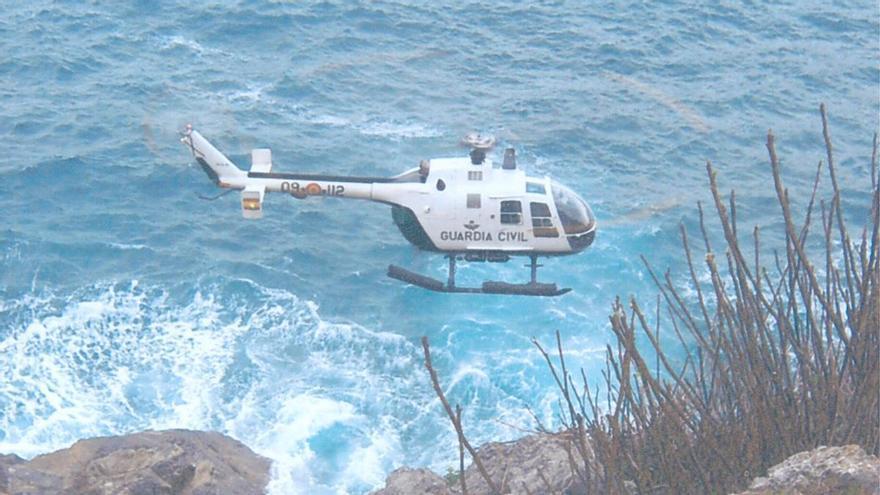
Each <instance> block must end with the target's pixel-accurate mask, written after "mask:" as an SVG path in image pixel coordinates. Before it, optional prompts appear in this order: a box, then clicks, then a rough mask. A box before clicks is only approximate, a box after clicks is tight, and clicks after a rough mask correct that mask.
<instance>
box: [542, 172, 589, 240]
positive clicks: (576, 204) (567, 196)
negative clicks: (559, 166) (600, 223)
mask: <svg viewBox="0 0 880 495" xmlns="http://www.w3.org/2000/svg"><path fill="white" fill-rule="evenodd" d="M551 189H552V190H553V200H554V201H555V202H556V211H557V212H558V213H559V221H560V223H562V229H563V230H565V233H566V234H583V233H584V232H587V231H589V230H590V229H592V228H593V226H594V225H595V222H596V221H595V219H594V218H593V212H592V211H591V210H590V207H589V206H587V204H586V203H585V202H584V200H583V199H581V197H580V196H578V195H577V194H576V193H575V192H574V191H572V190H571V189H569V188H567V187H565V186H563V185H562V184H560V183H558V182H555V181H554V182H553V183H552V184H551Z"/></svg>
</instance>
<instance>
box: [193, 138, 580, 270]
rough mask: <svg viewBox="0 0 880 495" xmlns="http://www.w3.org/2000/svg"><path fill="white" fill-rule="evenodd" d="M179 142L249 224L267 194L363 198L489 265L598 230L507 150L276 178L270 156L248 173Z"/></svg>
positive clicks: (434, 244)
mask: <svg viewBox="0 0 880 495" xmlns="http://www.w3.org/2000/svg"><path fill="white" fill-rule="evenodd" d="M182 141H183V142H184V143H185V144H187V145H188V146H189V147H190V148H191V149H192V151H193V154H194V155H195V157H196V160H197V161H198V162H199V164H200V165H201V166H202V168H203V169H204V170H205V172H206V173H207V174H208V176H209V177H210V178H211V179H212V180H213V181H214V182H215V183H216V184H217V185H218V186H221V187H224V188H231V189H239V190H241V191H242V212H243V214H244V216H245V217H247V218H259V217H260V216H262V204H263V198H264V195H265V194H266V193H268V192H280V193H285V194H289V195H291V196H293V197H295V198H298V199H305V198H308V197H311V196H327V197H335V198H351V199H366V200H371V201H377V202H381V203H386V204H389V205H391V207H392V218H393V220H394V223H395V224H396V225H397V227H398V228H399V229H400V231H401V233H402V234H403V236H404V237H405V238H406V239H407V240H408V241H409V242H411V243H412V244H414V245H416V246H417V247H419V248H421V249H424V250H428V251H437V252H444V253H463V254H471V255H472V256H475V257H483V259H487V260H489V261H503V260H504V259H506V257H508V256H510V255H530V256H535V255H540V256H553V255H567V254H573V253H577V252H580V251H582V250H584V249H585V248H586V247H588V246H589V245H590V244H591V243H592V242H593V239H594V236H595V232H596V221H595V218H594V217H593V214H592V211H591V210H590V208H589V206H588V205H587V203H586V202H585V201H584V200H583V199H581V197H580V196H578V195H577V194H576V193H574V192H573V191H571V190H570V189H568V188H567V187H565V186H563V185H561V184H559V183H558V182H555V181H553V180H551V179H550V178H549V177H530V176H528V175H526V173H525V172H524V171H523V170H522V169H520V168H518V167H517V166H516V161H515V156H514V155H513V151H512V150H508V151H507V153H506V154H505V157H504V161H503V163H502V164H498V165H496V164H494V163H493V161H492V160H491V159H490V158H488V157H486V156H485V153H478V154H477V155H476V156H475V155H474V153H472V154H471V157H467V156H465V157H460V158H436V159H432V160H423V161H422V162H421V164H420V165H419V167H416V168H413V169H411V170H408V171H406V172H404V173H402V174H400V175H397V176H394V177H387V178H385V177H342V176H334V175H321V174H296V173H278V172H273V171H272V170H271V169H272V163H271V152H270V151H269V150H253V152H252V166H251V169H250V171H247V172H245V171H243V170H241V169H239V168H238V167H236V166H235V165H234V164H232V162H230V161H229V160H228V159H227V158H226V157H225V156H223V155H222V154H221V153H220V152H219V151H217V150H216V149H215V148H214V147H213V146H212V145H211V144H210V143H209V142H208V141H207V140H205V139H204V138H203V137H202V136H201V135H200V134H199V133H198V132H196V131H191V130H190V131H189V132H188V133H187V134H186V135H185V136H184V138H183V139H182Z"/></svg>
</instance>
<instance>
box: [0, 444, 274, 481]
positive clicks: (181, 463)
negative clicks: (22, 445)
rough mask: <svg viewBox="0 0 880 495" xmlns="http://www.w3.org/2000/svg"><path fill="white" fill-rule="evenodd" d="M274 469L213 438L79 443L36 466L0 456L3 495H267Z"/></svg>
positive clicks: (39, 460)
mask: <svg viewBox="0 0 880 495" xmlns="http://www.w3.org/2000/svg"><path fill="white" fill-rule="evenodd" d="M269 467H270V462H269V460H268V459H265V458H263V457H261V456H258V455H256V454H254V453H253V451H251V450H250V449H249V448H247V447H246V446H245V445H244V444H242V443H241V442H238V441H236V440H233V439H231V438H229V437H226V436H224V435H221V434H219V433H213V432H198V431H188V430H167V431H147V432H143V433H135V434H131V435H122V436H117V437H103V438H93V439H89V440H80V441H79V442H76V443H75V444H73V446H72V447H70V448H68V449H63V450H59V451H57V452H53V453H51V454H46V455H41V456H39V457H36V458H34V459H32V460H31V461H24V460H23V459H20V458H18V457H17V456H0V494H7V493H14V494H16V495H36V494H45V493H65V494H71V495H75V494H83V495H85V494H88V495H165V494H168V495H171V494H174V495H215V494H216V495H221V494H230V493H235V494H243V495H245V494H254V495H257V494H262V493H264V491H265V487H266V484H267V483H268V481H269Z"/></svg>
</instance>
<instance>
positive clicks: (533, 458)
mask: <svg viewBox="0 0 880 495" xmlns="http://www.w3.org/2000/svg"><path fill="white" fill-rule="evenodd" d="M572 441H573V440H572V437H571V435H569V434H567V433H556V434H548V433H539V434H535V435H529V436H527V437H523V438H520V439H519V440H516V441H513V442H505V443H494V442H493V443H487V444H485V445H483V446H481V447H480V449H479V450H478V451H477V455H479V457H480V460H481V461H482V463H483V465H484V466H485V468H486V471H487V472H488V474H489V477H490V478H492V481H493V482H494V483H495V485H496V486H497V487H499V489H502V488H501V487H502V484H503V485H504V488H503V489H502V493H505V494H508V493H509V494H512V495H520V494H523V495H525V494H529V493H559V494H562V493H583V492H585V491H586V489H585V487H584V486H583V485H582V483H581V482H580V480H579V479H578V477H577V475H576V474H575V473H574V472H573V471H572V467H571V463H570V462H569V458H568V451H569V449H571V452H572V453H573V455H574V457H575V459H580V456H578V455H577V450H576V449H575V446H574V444H573V443H572ZM587 448H588V449H589V446H587ZM588 455H590V456H592V452H589V453H588ZM593 472H594V473H595V468H593ZM465 483H466V484H467V489H468V493H469V494H470V495H484V494H486V495H488V494H490V493H491V490H490V489H489V485H488V484H487V483H486V481H485V480H484V479H483V477H482V476H481V475H480V472H479V470H478V469H477V466H476V465H475V464H473V463H472V464H471V465H470V467H468V468H467V469H466V470H465ZM456 488H457V487H456Z"/></svg>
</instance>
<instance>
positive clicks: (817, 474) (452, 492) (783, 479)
mask: <svg viewBox="0 0 880 495" xmlns="http://www.w3.org/2000/svg"><path fill="white" fill-rule="evenodd" d="M566 442H567V440H566V438H565V437H564V436H563V435H559V434H553V435H551V434H535V435H530V436H527V437H524V438H521V439H519V440H517V441H514V442H508V443H489V444H486V445H483V446H482V447H481V448H480V449H479V450H478V453H479V455H480V459H481V460H482V462H483V464H484V465H485V467H486V471H487V472H488V473H489V475H490V477H491V478H492V479H493V480H495V482H496V483H497V484H499V485H503V486H504V490H502V491H503V493H504V494H510V495H530V494H548V495H549V494H571V495H574V494H581V493H585V490H584V488H583V487H582V486H579V485H578V482H577V477H576V476H575V475H574V473H573V472H572V470H571V468H570V465H569V461H568V455H567V453H566V445H565V443H566ZM451 478H453V479H450V480H447V479H444V478H442V477H441V476H440V475H438V474H436V473H434V472H432V471H430V470H427V469H409V468H401V469H398V470H396V471H394V472H393V473H391V475H389V476H388V478H387V480H386V484H385V487H384V488H382V489H381V490H378V491H376V492H374V493H373V494H372V495H415V494H425V495H460V494H461V493H462V492H461V489H460V484H459V483H458V481H457V478H456V477H454V476H453V477H451ZM449 481H452V482H451V483H450V482H449ZM465 485H466V487H467V493H468V494H469V495H492V493H491V491H490V489H489V487H488V486H487V484H486V483H485V481H483V479H482V478H481V476H480V474H479V472H478V471H477V469H476V467H475V466H473V465H471V466H470V467H468V468H467V469H466V470H465ZM632 493H633V494H635V493H637V491H636V490H635V485H633V492H632ZM661 493H662V492H661ZM836 493H841V494H847V495H880V459H878V458H877V457H875V456H872V455H867V454H866V453H865V451H864V450H862V448H861V447H859V446H858V445H846V446H842V447H818V448H816V449H813V450H811V451H807V452H801V453H799V454H795V455H793V456H791V457H789V458H788V459H786V460H785V461H783V462H782V463H780V464H777V465H776V466H773V467H772V468H770V469H769V470H768V473H767V475H766V476H762V477H757V478H755V479H754V480H753V481H752V483H751V485H750V486H749V489H748V490H747V491H744V492H742V493H740V494H738V495H826V494H836Z"/></svg>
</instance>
